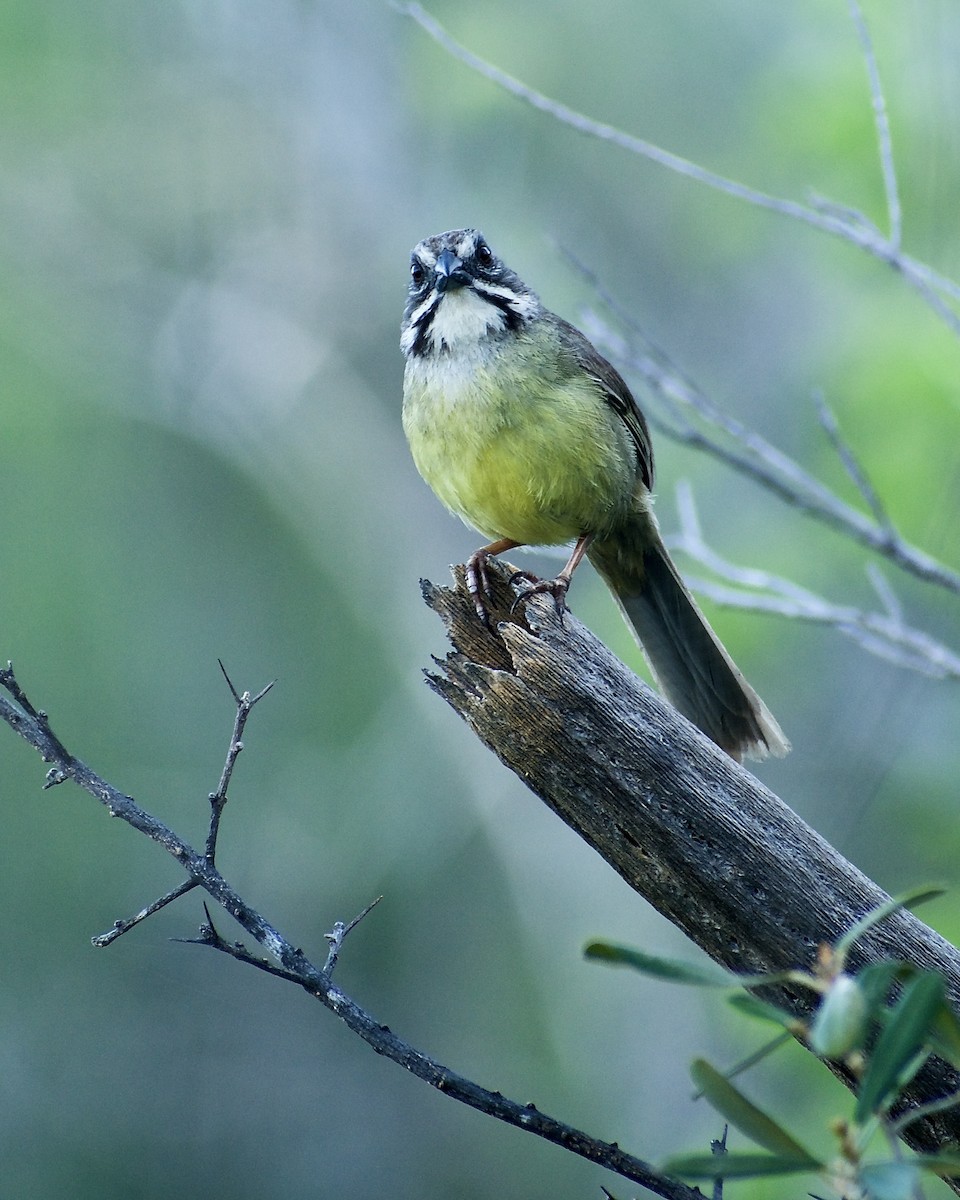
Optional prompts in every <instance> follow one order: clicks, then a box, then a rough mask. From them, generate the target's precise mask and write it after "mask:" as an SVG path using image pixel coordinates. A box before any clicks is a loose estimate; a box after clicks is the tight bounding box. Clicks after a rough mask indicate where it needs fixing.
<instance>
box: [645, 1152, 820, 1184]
mask: <svg viewBox="0 0 960 1200" xmlns="http://www.w3.org/2000/svg"><path fill="white" fill-rule="evenodd" d="M821 1167H822V1164H821V1163H817V1162H812V1161H811V1160H810V1159H809V1158H790V1157H789V1156H785V1155H778V1154H678V1155H676V1156H675V1157H674V1158H671V1159H669V1160H668V1161H667V1162H665V1163H664V1164H663V1169H664V1171H666V1172H668V1173H669V1174H670V1175H679V1176H680V1177H681V1178H683V1179H754V1178H759V1177H760V1176H762V1175H797V1174H799V1173H800V1172H803V1171H817V1170H820V1169H821Z"/></svg>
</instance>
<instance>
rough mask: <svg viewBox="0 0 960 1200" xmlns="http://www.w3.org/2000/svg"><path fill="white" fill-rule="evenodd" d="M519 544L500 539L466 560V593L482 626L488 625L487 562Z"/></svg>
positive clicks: (475, 552)
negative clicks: (468, 594) (470, 598)
mask: <svg viewBox="0 0 960 1200" xmlns="http://www.w3.org/2000/svg"><path fill="white" fill-rule="evenodd" d="M521 544H522V543H521V542H514V541H513V540H511V539H510V538H500V539H499V541H496V542H491V543H490V545H489V546H481V547H480V549H479V550H474V552H473V554H471V555H470V557H469V558H468V559H467V563H466V578H467V591H468V592H469V593H470V595H471V597H472V599H473V607H474V608H475V609H476V610H477V616H478V617H479V618H480V620H481V621H482V622H483V623H484V625H489V624H490V617H489V614H488V613H487V604H486V602H487V600H488V599H489V598H490V596H491V592H490V580H489V578H488V577H487V561H488V560H489V559H491V558H493V557H494V555H497V554H505V553H506V551H507V550H516V548H517V547H518V546H520V545H521Z"/></svg>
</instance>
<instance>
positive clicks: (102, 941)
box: [90, 879, 197, 950]
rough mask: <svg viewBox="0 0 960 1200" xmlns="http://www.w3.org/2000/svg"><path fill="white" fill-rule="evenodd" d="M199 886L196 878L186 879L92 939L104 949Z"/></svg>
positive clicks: (99, 948) (94, 943)
mask: <svg viewBox="0 0 960 1200" xmlns="http://www.w3.org/2000/svg"><path fill="white" fill-rule="evenodd" d="M196 886H197V881H196V880H195V879H185V880H184V881H183V883H179V884H177V886H176V887H175V888H173V889H172V890H171V891H169V892H167V893H166V895H165V896H161V897H160V898H159V899H157V900H154V901H153V902H152V903H151V904H148V905H147V906H146V908H141V909H140V911H139V912H138V913H135V914H134V915H133V916H132V917H126V918H122V919H120V920H117V921H114V923H113V928H112V929H108V930H107V932H106V933H98V934H97V935H96V937H92V938H91V939H90V941H91V942H92V943H93V945H94V946H96V947H97V949H98V950H102V949H103V948H104V947H105V946H110V945H112V944H113V943H114V942H115V941H116V940H117V938H118V937H122V936H123V935H124V934H125V933H129V932H130V930H131V929H133V928H134V926H136V925H139V924H140V922H141V921H145V920H146V919H147V917H152V916H153V914H154V913H158V912H159V911H160V909H161V908H166V906H167V905H168V904H172V903H173V901H174V900H179V899H180V897H181V896H185V895H186V894H187V892H192V891H193V889H194V888H195V887H196Z"/></svg>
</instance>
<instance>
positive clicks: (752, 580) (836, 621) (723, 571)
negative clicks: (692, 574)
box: [665, 483, 960, 679]
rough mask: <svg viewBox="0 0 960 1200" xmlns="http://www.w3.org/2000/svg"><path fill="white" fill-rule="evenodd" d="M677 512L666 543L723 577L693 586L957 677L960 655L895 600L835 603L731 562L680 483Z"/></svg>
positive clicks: (721, 600) (937, 674) (731, 603)
mask: <svg viewBox="0 0 960 1200" xmlns="http://www.w3.org/2000/svg"><path fill="white" fill-rule="evenodd" d="M677 512H678V515H679V517H680V533H679V534H678V535H674V536H671V537H668V538H666V539H665V540H666V542H667V545H668V546H669V547H670V549H671V550H674V551H680V552H682V553H684V554H686V555H688V556H689V557H690V558H692V559H693V560H694V561H695V562H698V563H700V564H701V565H702V566H704V567H706V568H707V569H708V570H709V571H711V572H712V573H713V574H714V575H716V576H717V577H718V578H719V579H721V580H723V581H724V582H723V583H717V582H715V581H714V580H707V579H693V578H689V577H688V582H689V583H690V585H691V586H692V587H693V588H694V589H695V590H696V591H698V592H701V593H702V594H703V595H705V596H708V597H709V598H710V599H711V600H713V601H714V602H715V603H716V604H722V605H725V606H727V607H729V608H739V609H744V610H747V611H750V612H764V613H771V614H775V615H777V616H781V617H788V618H791V619H793V620H799V621H807V622H810V623H812V624H816V625H828V626H830V627H831V628H833V629H835V630H837V632H839V633H842V634H843V635H844V636H846V637H849V638H851V639H852V640H853V641H855V642H857V644H858V645H860V646H861V647H862V648H863V649H864V650H867V651H869V652H870V653H871V654H875V655H876V656H877V657H879V658H883V659H885V660H886V661H887V662H892V663H894V664H895V665H896V666H899V667H905V668H907V669H909V670H913V671H917V672H919V673H920V674H923V675H928V676H930V677H932V678H936V679H947V678H949V679H960V655H958V654H957V653H955V652H954V651H953V650H951V649H949V648H948V647H947V646H945V645H943V644H942V643H941V642H938V641H936V639H935V638H932V637H930V636H929V635H928V634H925V633H923V632H921V631H920V630H917V629H913V628H911V627H910V626H909V625H906V624H904V622H903V620H902V616H901V615H900V613H899V606H898V605H896V604H895V602H887V603H885V607H886V609H887V611H886V612H885V613H876V612H865V611H863V610H861V609H858V608H855V607H853V606H850V605H839V604H833V603H831V602H830V601H828V600H825V599H823V597H821V596H818V595H816V593H814V592H811V591H808V590H807V589H806V588H803V587H800V585H799V584H796V583H793V582H792V581H791V580H788V579H784V578H782V577H781V576H779V575H774V574H772V573H771V572H768V571H761V570H758V569H756V568H752V567H738V566H735V565H734V564H733V563H731V562H728V561H727V560H726V559H724V558H722V557H721V556H720V555H719V554H717V553H716V551H715V550H713V549H712V548H711V547H710V546H709V545H708V544H707V543H706V541H705V540H704V538H703V534H702V532H701V529H700V522H699V518H698V517H697V514H696V509H695V506H694V502H693V493H692V491H691V489H690V487H689V485H687V484H684V483H681V484H679V485H678V486H677ZM729 585H732V586H729Z"/></svg>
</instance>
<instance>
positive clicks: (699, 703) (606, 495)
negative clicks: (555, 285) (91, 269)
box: [400, 228, 790, 762]
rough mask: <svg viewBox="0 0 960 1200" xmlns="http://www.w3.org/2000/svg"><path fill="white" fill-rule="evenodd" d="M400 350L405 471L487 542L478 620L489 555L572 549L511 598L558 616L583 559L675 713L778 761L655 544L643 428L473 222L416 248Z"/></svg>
mask: <svg viewBox="0 0 960 1200" xmlns="http://www.w3.org/2000/svg"><path fill="white" fill-rule="evenodd" d="M400 346H401V349H402V351H403V353H404V355H405V359H406V361H405V367H404V381H403V413H402V423H403V428H404V432H405V434H406V438H407V441H408V443H409V446H410V451H411V453H412V456H413V460H414V463H415V465H416V467H417V469H418V471H419V472H420V474H421V476H422V477H423V479H424V480H425V481H426V482H427V483H428V484H429V485H430V487H431V488H432V489H433V491H434V492H435V494H436V495H437V497H438V498H439V499H440V500H441V501H442V503H443V504H444V505H445V506H446V507H447V508H448V509H449V510H450V511H451V512H453V513H455V514H456V515H457V516H459V517H460V518H461V519H462V520H463V521H464V522H466V524H468V525H470V526H472V527H473V528H474V529H476V530H477V531H478V532H479V533H480V534H481V535H482V536H483V537H484V538H486V539H488V540H487V543H486V544H485V545H483V546H482V547H480V549H478V550H476V551H475V552H474V553H473V554H472V555H471V556H470V558H469V559H468V560H467V563H466V581H467V586H468V589H469V591H470V594H471V596H472V598H473V601H474V604H475V607H476V609H477V613H478V615H479V617H480V618H481V619H484V620H486V619H487V607H486V599H487V597H488V595H489V580H488V576H487V564H488V562H489V560H490V559H491V558H492V557H494V556H496V555H500V554H503V553H506V552H507V551H510V550H513V549H516V548H517V547H520V546H548V545H569V544H571V543H572V544H573V550H572V552H571V554H570V556H569V559H568V561H567V563H566V565H565V566H564V567H563V569H562V570H561V571H560V572H559V574H558V575H557V576H556V578H554V579H538V578H537V577H535V576H532V575H530V574H529V573H528V572H519V573H518V575H519V576H520V577H521V579H522V587H521V591H520V599H521V600H526V599H528V598H529V597H530V596H533V595H536V594H538V593H544V592H546V593H549V594H551V595H552V596H553V597H554V599H555V601H556V603H557V606H558V608H559V609H560V611H561V613H562V612H563V610H564V609H565V607H566V595H567V590H568V588H569V585H570V580H571V577H572V576H573V573H574V571H575V570H576V568H577V566H578V564H579V563H580V562H581V561H582V559H583V558H584V557H587V558H588V559H589V560H590V562H591V563H592V564H593V566H594V568H595V569H596V571H597V572H598V574H599V575H600V576H601V578H602V579H603V580H604V581H605V582H606V584H607V586H608V587H609V588H610V590H611V591H612V593H613V595H614V596H615V598H616V600H617V602H618V604H619V606H620V608H621V610H622V612H623V614H624V616H625V617H626V619H627V621H628V623H629V624H630V626H631V627H632V629H633V631H634V633H635V635H636V637H637V640H638V641H639V643H640V647H641V649H642V651H643V653H644V655H645V657H646V660H647V662H648V665H649V667H650V670H651V673H652V675H653V677H654V679H655V681H656V682H657V684H658V685H659V687H660V689H661V691H662V692H663V693H664V695H665V696H666V697H667V699H668V700H669V701H670V702H671V703H672V704H673V705H674V707H675V708H676V709H677V710H678V711H679V712H680V713H682V714H683V716H684V717H686V718H687V719H688V720H689V721H691V722H692V723H693V724H694V725H696V726H697V728H698V729H700V730H701V731H702V732H703V733H704V734H706V736H707V737H708V738H710V739H711V740H712V741H713V742H715V743H716V744H717V745H718V746H719V747H720V748H721V749H722V750H724V751H725V752H726V753H727V754H728V755H730V756H731V757H732V758H734V759H736V760H737V761H738V762H739V761H741V760H742V759H743V757H744V756H747V757H751V758H758V759H759V758H765V757H766V756H767V755H768V754H772V755H776V756H779V755H783V754H786V753H787V751H788V750H789V749H790V744H789V742H788V741H787V739H786V737H785V736H784V734H783V732H782V730H781V729H780V726H779V725H778V724H777V722H776V720H775V719H774V717H773V715H772V714H771V712H770V711H769V709H768V708H767V706H766V705H765V704H764V703H763V701H762V700H761V699H760V697H759V696H758V695H757V693H756V692H755V691H754V690H753V688H752V687H751V686H750V685H749V683H747V681H746V679H745V678H744V676H743V674H742V673H741V672H740V670H739V669H738V668H737V666H736V665H735V663H734V662H733V659H732V658H731V657H730V655H729V654H728V653H727V651H726V649H725V648H724V646H723V644H722V643H721V641H720V639H719V638H718V637H717V635H716V634H715V633H714V632H713V630H712V629H711V628H710V625H709V623H708V622H707V620H706V618H705V617H704V615H703V613H702V612H701V611H700V609H699V608H698V606H697V604H696V601H695V600H694V599H693V597H692V596H691V594H690V592H689V590H688V589H687V587H686V585H685V584H684V582H683V580H682V579H681V577H680V573H679V571H678V570H677V568H676V566H675V565H674V563H673V561H672V560H671V558H670V555H669V553H668V552H667V549H666V547H665V546H664V544H663V539H662V537H661V535H660V531H659V527H658V524H657V520H656V517H655V516H654V513H653V507H652V504H653V487H654V462H653V448H652V445H651V440H650V431H649V428H648V426H647V422H646V419H645V418H644V415H643V413H642V411H641V409H640V407H639V405H638V404H637V402H636V400H635V399H634V397H633V395H632V393H631V391H630V389H629V387H628V386H627V384H626V382H625V381H624V380H623V378H622V377H621V375H620V374H619V372H618V371H617V370H616V369H615V368H614V367H613V365H612V364H611V363H609V362H608V361H607V360H606V359H605V358H604V357H603V356H602V355H601V354H600V353H599V351H598V350H597V349H596V348H595V347H594V346H593V345H592V343H591V342H590V341H589V340H588V338H587V337H586V336H585V335H584V334H582V333H581V332H580V331H579V330H578V329H576V328H575V327H574V326H573V325H571V324H569V323H568V322H567V321H565V320H563V318H561V317H559V316H557V315H556V314H555V313H553V312H550V311H549V310H548V309H546V308H545V307H544V306H543V304H542V303H541V301H540V298H539V296H537V294H536V293H535V292H534V291H532V290H531V289H530V288H529V287H528V286H527V285H526V284H525V283H524V282H523V281H522V280H521V279H520V277H519V276H518V275H517V274H516V272H515V271H513V270H511V268H510V267H509V266H507V264H506V263H505V262H504V261H503V260H502V259H501V258H500V257H498V256H497V255H496V254H495V253H494V251H493V250H492V249H491V247H490V244H489V242H488V241H487V239H486V238H485V237H484V236H483V234H482V233H481V231H480V230H479V229H474V228H468V229H454V230H449V231H447V232H445V233H440V234H436V235H434V236H432V237H427V238H424V239H423V241H421V242H419V243H418V244H417V245H416V246H415V247H414V249H413V251H412V253H411V257H410V277H409V285H408V291H407V300H406V306H405V308H404V313H403V321H402V324H401V334H400Z"/></svg>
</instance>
